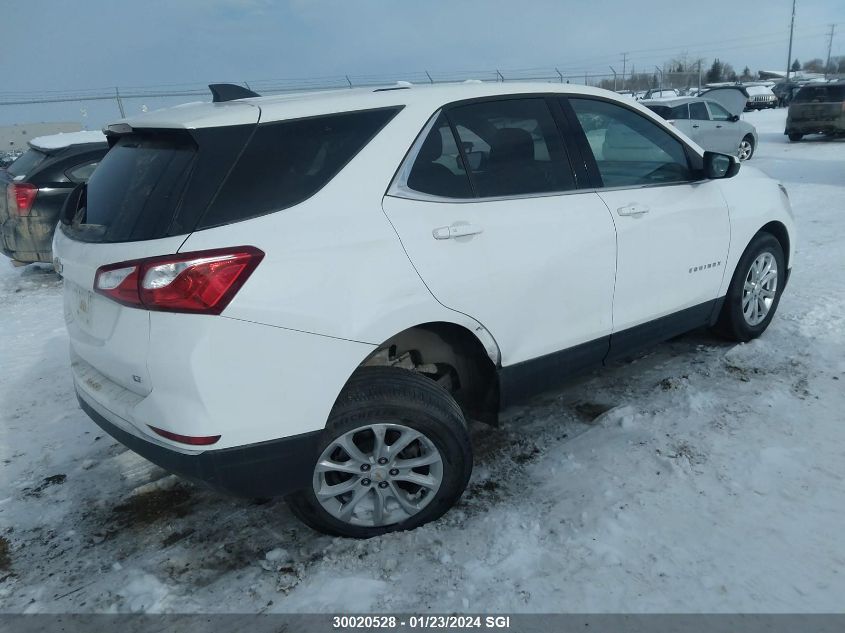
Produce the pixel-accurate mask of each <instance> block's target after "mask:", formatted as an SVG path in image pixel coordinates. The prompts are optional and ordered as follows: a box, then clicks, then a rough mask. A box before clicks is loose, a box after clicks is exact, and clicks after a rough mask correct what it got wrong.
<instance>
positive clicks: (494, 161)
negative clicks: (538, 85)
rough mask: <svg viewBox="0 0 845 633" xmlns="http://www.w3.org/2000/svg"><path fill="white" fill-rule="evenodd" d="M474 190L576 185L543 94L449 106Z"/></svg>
mask: <svg viewBox="0 0 845 633" xmlns="http://www.w3.org/2000/svg"><path fill="white" fill-rule="evenodd" d="M448 117H449V119H450V121H451V122H452V124H453V125H454V127H455V130H456V131H457V134H458V140H459V141H460V143H461V145H462V148H463V150H464V155H465V156H466V160H467V163H468V166H469V172H470V176H471V178H472V182H473V185H474V186H475V191H476V193H477V195H478V196H480V197H482V198H484V197H496V196H513V195H526V194H533V193H547V192H555V191H566V190H569V189H574V188H575V179H574V177H573V174H572V168H571V166H570V164H569V159H568V157H567V155H566V152H565V150H564V148H563V141H562V140H561V137H560V134H559V132H558V129H557V126H556V124H555V121H554V118H553V117H552V113H551V111H550V110H549V106H548V104H547V103H546V100H545V99H542V98H540V99H536V98H528V99H503V100H498V101H484V102H481V103H475V104H471V105H465V106H458V107H455V108H451V109H450V110H449V112H448Z"/></svg>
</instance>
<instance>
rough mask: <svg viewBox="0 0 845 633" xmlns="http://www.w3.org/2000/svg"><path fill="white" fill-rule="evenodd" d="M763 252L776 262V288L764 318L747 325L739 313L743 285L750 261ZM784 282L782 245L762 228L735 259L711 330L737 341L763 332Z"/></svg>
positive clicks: (755, 336) (773, 312)
mask: <svg viewBox="0 0 845 633" xmlns="http://www.w3.org/2000/svg"><path fill="white" fill-rule="evenodd" d="M766 252H768V253H771V254H772V255H773V256H774V258H775V261H776V262H777V267H778V272H777V289H776V290H775V296H774V300H773V301H772V305H771V307H770V308H769V311H768V313H767V314H766V317H765V318H764V319H763V320H762V321H761V322H760V323H758V324H756V325H750V324H749V323H748V321H746V319H745V316H744V315H743V312H742V291H743V287H744V286H745V280H746V277H747V275H748V273H749V270H750V269H751V264H752V263H753V262H754V260H755V259H757V257H759V256H760V255H762V254H763V253H766ZM785 282H786V258H785V257H784V254H783V247H782V246H781V244H780V242H779V241H778V240H777V238H776V237H775V236H774V235H772V234H771V233H766V232H764V231H761V232H760V233H757V235H755V236H754V238H753V239H752V240H751V243H750V244H749V245H748V248H746V249H745V252H744V253H743V254H742V257H740V259H739V263H738V264H737V266H736V270H735V271H734V274H733V277H732V278H731V285H730V286H729V287H728V292H727V294H726V295H725V302H724V304H723V305H722V311H721V312H720V313H719V319H718V321H717V322H716V325H715V326H714V328H713V329H714V330H715V331H716V332H717V333H719V334H721V335H722V336H724V337H726V338H729V339H731V340H733V341H739V342H741V343H745V342H747V341H750V340H751V339H755V338H757V337H758V336H760V335H761V334H762V333H763V332H765V331H766V328H767V327H769V323H771V322H772V318H773V317H774V315H775V312H776V311H777V308H778V304H779V303H780V296H781V294H782V293H783V286H784V283H785Z"/></svg>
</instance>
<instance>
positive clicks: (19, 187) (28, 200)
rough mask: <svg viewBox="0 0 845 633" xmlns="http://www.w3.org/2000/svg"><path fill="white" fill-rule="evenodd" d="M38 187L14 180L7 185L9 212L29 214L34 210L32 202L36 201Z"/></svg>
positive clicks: (22, 214)
mask: <svg viewBox="0 0 845 633" xmlns="http://www.w3.org/2000/svg"><path fill="white" fill-rule="evenodd" d="M37 193H38V187H36V186H35V185H31V184H29V183H28V182H13V183H9V185H8V186H7V187H6V201H7V203H8V205H9V213H10V214H11V213H16V214H17V215H20V216H26V215H29V212H30V211H32V203H33V202H35V195H36V194H37Z"/></svg>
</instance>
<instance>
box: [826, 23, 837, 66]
mask: <svg viewBox="0 0 845 633" xmlns="http://www.w3.org/2000/svg"><path fill="white" fill-rule="evenodd" d="M835 29H836V25H835V24H831V25H830V38H829V39H828V40H827V62H825V65H824V78H825V79H827V69H828V68H830V49H831V48H833V31H834V30H835Z"/></svg>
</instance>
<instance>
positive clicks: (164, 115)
mask: <svg viewBox="0 0 845 633" xmlns="http://www.w3.org/2000/svg"><path fill="white" fill-rule="evenodd" d="M530 93H560V94H577V95H595V96H599V95H600V96H602V97H606V98H610V99H615V100H618V101H620V102H621V103H626V104H628V105H630V99H624V97H622V96H621V95H618V94H616V93H614V92H611V91H610V90H602V89H600V88H592V87H590V86H581V85H575V84H555V83H540V82H531V83H529V82H472V83H470V82H462V83H454V84H452V83H450V84H434V85H424V84H423V85H413V86H410V87H407V86H397V85H392V86H384V87H377V86H376V87H372V88H345V89H344V88H341V89H335V90H321V91H310V92H298V93H285V94H281V95H274V96H268V97H249V98H245V99H237V100H234V101H225V102H222V103H212V102H208V101H203V102H194V103H186V104H183V105H179V106H175V107H171V108H165V109H162V110H155V111H152V112H146V113H143V114H140V115H137V116H133V117H129V118H126V119H122V120H120V121H118V122H115V123H114V124H112V125H111V126H107V128H106V129H107V130H108V129H112V130H113V131H121V128H120V127H119V126H121V125H129V126H130V127H131V128H133V129H134V128H177V129H178V128H182V129H196V128H206V127H219V126H228V125H243V124H254V123H256V122H257V121H260V122H261V123H266V122H271V121H281V120H285V119H296V118H303V117H309V116H318V115H324V114H334V113H339V112H349V111H354V110H366V109H373V108H385V107H397V106H411V105H414V106H420V107H424V108H427V109H429V110H430V111H431V112H432V113H433V112H434V111H436V110H437V109H438V108H440V107H442V106H443V105H444V104H447V103H451V102H453V101H460V100H462V99H473V98H482V97H490V96H498V95H508V94H530Z"/></svg>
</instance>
